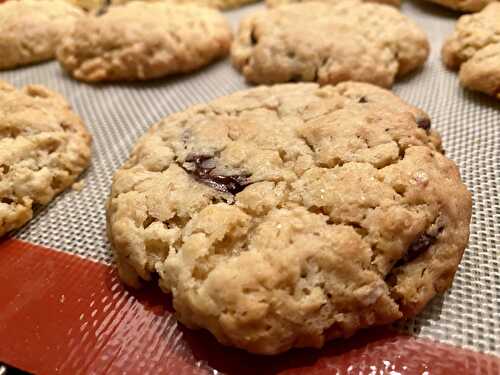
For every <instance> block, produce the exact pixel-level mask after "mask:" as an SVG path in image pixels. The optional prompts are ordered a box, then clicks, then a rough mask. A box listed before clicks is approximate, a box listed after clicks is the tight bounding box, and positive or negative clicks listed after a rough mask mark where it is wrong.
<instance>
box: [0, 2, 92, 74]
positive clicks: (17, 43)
mask: <svg viewBox="0 0 500 375" xmlns="http://www.w3.org/2000/svg"><path fill="white" fill-rule="evenodd" d="M82 16H83V12H82V11H81V10H80V9H78V8H77V7H74V6H72V5H71V4H68V3H66V2H65V1H63V0H59V1H55V0H39V1H35V0H22V1H21V0H11V1H7V2H6V3H5V4H0V51H2V56H1V58H0V69H11V68H15V67H18V66H22V65H27V64H33V63H37V62H41V61H45V60H50V59H53V58H54V56H55V53H56V47H57V45H58V44H59V42H60V40H61V37H62V36H63V35H64V33H67V32H68V30H70V29H71V28H72V26H73V24H74V22H75V21H76V19H78V18H80V17H82Z"/></svg>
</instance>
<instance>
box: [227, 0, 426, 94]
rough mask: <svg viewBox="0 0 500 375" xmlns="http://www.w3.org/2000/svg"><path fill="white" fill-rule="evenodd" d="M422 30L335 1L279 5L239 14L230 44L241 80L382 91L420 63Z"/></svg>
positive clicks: (380, 8)
mask: <svg viewBox="0 0 500 375" xmlns="http://www.w3.org/2000/svg"><path fill="white" fill-rule="evenodd" d="M428 55H429V43H428V41H427V37H426V36H425V33H424V32H423V31H422V30H421V29H420V28H419V27H418V26H417V25H416V24H415V23H414V22H413V21H412V20H410V19H409V18H408V17H406V16H404V15H403V14H401V13H400V12H399V11H398V10H397V9H394V8H393V7H390V6H386V5H380V4H374V3H361V2H359V1H341V2H339V3H337V4H331V3H324V2H323V3H320V2H307V3H297V4H290V5H283V6H280V7H277V8H273V9H270V10H263V11H260V12H257V13H255V14H252V15H250V16H248V17H246V18H245V19H244V20H243V21H242V22H241V24H240V27H239V30H238V32H237V35H236V37H235V40H234V42H233V45H232V47H231V57H232V61H233V64H234V66H235V67H236V68H237V69H239V70H240V71H241V72H242V73H243V75H244V76H245V78H246V79H247V80H248V81H249V82H254V83H278V82H288V81H316V82H319V83H320V84H327V83H338V82H341V81H348V80H354V81H362V82H368V83H373V84H376V85H379V86H382V87H390V86H391V85H392V84H393V82H394V80H395V78H396V77H400V76H403V75H405V74H407V73H409V72H411V71H413V70H415V69H417V68H418V67H420V66H422V65H423V64H424V62H425V60H426V59H427V56H428Z"/></svg>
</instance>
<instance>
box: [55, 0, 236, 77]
mask: <svg viewBox="0 0 500 375" xmlns="http://www.w3.org/2000/svg"><path fill="white" fill-rule="evenodd" d="M230 43H231V30H230V27H229V24H228V22H227V20H226V19H225V18H224V16H223V15H222V14H221V13H220V12H219V11H217V10H214V9H209V8H205V7H198V6H195V5H177V4H172V3H168V2H161V3H160V2H154V3H145V2H137V1H135V2H131V3H128V4H125V5H122V6H111V7H109V8H107V11H106V12H105V13H104V14H103V15H101V16H92V15H89V16H86V17H84V18H82V19H80V20H79V21H78V22H77V23H76V25H75V28H74V30H73V32H72V33H70V34H69V35H68V36H66V37H65V38H64V39H63V40H62V45H61V46H60V47H59V48H58V50H57V59H58V60H59V62H60V63H61V65H62V66H63V68H64V69H65V70H66V71H68V72H69V73H70V74H71V75H72V76H73V77H74V78H76V79H79V80H82V81H89V82H97V81H119V80H124V81H126V80H146V79H153V78H160V77H164V76H167V75H171V74H177V73H187V72H191V71H194V70H196V69H199V68H201V67H203V66H205V65H207V64H209V63H210V62H212V61H213V60H215V59H217V58H219V57H222V56H225V55H226V54H227V53H228V52H229V47H230Z"/></svg>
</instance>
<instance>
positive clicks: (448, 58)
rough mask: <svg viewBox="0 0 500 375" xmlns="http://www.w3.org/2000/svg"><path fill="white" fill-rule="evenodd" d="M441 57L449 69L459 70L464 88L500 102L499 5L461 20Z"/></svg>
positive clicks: (490, 6)
mask: <svg viewBox="0 0 500 375" xmlns="http://www.w3.org/2000/svg"><path fill="white" fill-rule="evenodd" d="M442 58H443V62H444V64H445V65H446V66H447V67H448V68H450V69H453V70H459V76H460V82H461V83H462V85H463V86H465V87H467V88H469V89H471V90H475V91H481V92H483V93H486V94H488V95H492V96H495V97H496V98H498V99H500V3H492V4H490V5H488V6H487V7H486V8H485V9H484V10H482V11H481V12H479V13H476V14H473V15H465V16H462V17H460V18H459V20H458V22H457V24H456V26H455V31H454V32H453V34H452V35H451V36H450V37H449V38H448V39H447V40H446V41H445V43H444V45H443V49H442Z"/></svg>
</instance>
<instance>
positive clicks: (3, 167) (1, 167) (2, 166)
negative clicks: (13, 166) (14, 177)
mask: <svg viewBox="0 0 500 375" xmlns="http://www.w3.org/2000/svg"><path fill="white" fill-rule="evenodd" d="M0 171H2V173H3V174H7V173H9V171H10V166H8V165H7V164H0Z"/></svg>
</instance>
